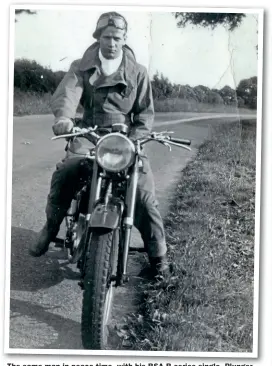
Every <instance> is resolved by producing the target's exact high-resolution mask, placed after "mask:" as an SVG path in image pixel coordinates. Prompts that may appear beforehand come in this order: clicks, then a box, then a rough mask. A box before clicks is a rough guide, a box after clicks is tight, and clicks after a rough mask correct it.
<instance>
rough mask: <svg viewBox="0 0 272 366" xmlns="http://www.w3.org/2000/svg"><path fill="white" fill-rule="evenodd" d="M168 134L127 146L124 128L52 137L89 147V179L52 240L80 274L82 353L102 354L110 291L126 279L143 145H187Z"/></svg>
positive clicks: (183, 140)
mask: <svg viewBox="0 0 272 366" xmlns="http://www.w3.org/2000/svg"><path fill="white" fill-rule="evenodd" d="M171 133H172V132H167V131H163V132H152V133H150V134H149V135H147V136H145V137H141V138H138V139H136V140H135V141H132V140H130V139H129V138H128V127H127V125H125V124H114V125H113V126H112V128H111V131H108V130H106V132H105V129H103V128H102V129H99V128H97V127H94V128H87V129H86V128H85V129H78V128H76V131H75V132H72V133H70V134H68V135H67V134H66V135H61V136H56V137H53V138H52V139H54V140H55V139H59V138H65V139H67V140H68V144H69V142H71V141H72V140H73V139H74V138H76V137H85V138H88V139H89V140H90V139H91V140H92V142H93V148H90V149H89V152H88V154H87V155H86V156H85V159H87V160H88V161H90V163H91V165H92V174H91V175H92V176H91V177H90V179H89V181H88V182H86V184H84V186H83V187H82V188H81V189H80V190H79V192H77V194H76V196H75V197H74V199H73V201H72V203H71V206H70V208H69V210H68V212H67V215H66V217H65V223H66V230H65V232H66V234H65V238H64V239H59V238H57V239H56V243H62V245H63V247H64V248H65V250H66V251H67V255H68V259H69V261H70V262H71V263H77V267H78V269H79V271H80V274H81V281H80V282H79V285H80V286H81V288H82V289H83V302H82V315H81V337H82V344H83V347H84V348H85V349H106V347H107V342H108V336H109V334H108V323H109V320H110V317H111V309H112V303H113V297H114V292H115V289H116V287H118V286H122V285H124V284H125V283H126V282H127V281H128V279H129V277H128V273H127V267H128V254H129V250H130V238H131V230H132V226H133V223H134V210H135V201H136V188H137V182H138V175H139V169H141V165H142V160H141V154H142V149H143V146H144V145H145V144H146V143H148V142H150V141H154V142H158V143H161V144H163V145H165V146H167V147H168V148H169V150H171V145H175V146H178V147H182V148H184V149H188V150H191V149H190V147H188V146H189V145H190V144H191V141H190V140H186V139H179V138H173V137H172V136H170V134H171ZM131 249H132V248H131ZM133 249H134V248H133ZM136 250H137V249H136ZM138 250H139V251H144V249H141V248H138Z"/></svg>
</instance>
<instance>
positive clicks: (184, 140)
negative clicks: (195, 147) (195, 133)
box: [169, 136, 191, 146]
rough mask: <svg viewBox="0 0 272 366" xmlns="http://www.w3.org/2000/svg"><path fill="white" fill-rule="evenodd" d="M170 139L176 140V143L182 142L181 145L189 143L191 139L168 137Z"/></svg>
mask: <svg viewBox="0 0 272 366" xmlns="http://www.w3.org/2000/svg"><path fill="white" fill-rule="evenodd" d="M169 139H170V141H173V142H176V143H177V144H182V145H188V146H190V145H191V140H186V139H179V138H177V137H174V138H173V137H171V136H170V137H169Z"/></svg>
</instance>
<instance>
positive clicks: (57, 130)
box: [52, 117, 74, 136]
mask: <svg viewBox="0 0 272 366" xmlns="http://www.w3.org/2000/svg"><path fill="white" fill-rule="evenodd" d="M73 127H74V123H73V121H72V120H71V119H70V118H67V117H60V118H56V120H55V123H54V125H53V126H52V129H53V132H54V134H55V135H56V136H58V135H66V134H67V133H69V132H71V130H72V129H73Z"/></svg>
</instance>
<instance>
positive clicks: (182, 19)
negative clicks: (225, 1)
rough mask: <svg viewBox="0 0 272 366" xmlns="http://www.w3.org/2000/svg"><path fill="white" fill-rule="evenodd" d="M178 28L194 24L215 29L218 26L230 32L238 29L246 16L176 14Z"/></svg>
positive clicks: (229, 14)
mask: <svg viewBox="0 0 272 366" xmlns="http://www.w3.org/2000/svg"><path fill="white" fill-rule="evenodd" d="M174 16H175V18H176V19H177V26H178V27H181V28H183V27H185V26H186V25H187V24H192V25H196V26H198V25H199V26H202V27H205V28H207V27H210V28H211V29H214V28H215V27H217V26H218V25H223V26H225V27H228V29H229V30H230V31H232V30H234V29H235V28H237V27H238V26H239V25H240V24H241V22H242V20H243V18H244V17H245V14H243V13H174Z"/></svg>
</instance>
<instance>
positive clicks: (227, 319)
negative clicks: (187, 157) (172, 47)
mask: <svg viewBox="0 0 272 366" xmlns="http://www.w3.org/2000/svg"><path fill="white" fill-rule="evenodd" d="M255 129H256V121H252V122H250V121H242V122H240V123H238V122H236V123H232V124H226V125H221V126H217V127H213V130H212V131H211V132H212V133H211V138H210V140H209V141H207V142H205V143H204V144H203V145H202V146H201V147H200V149H199V152H198V154H197V156H196V159H195V160H194V161H193V162H192V163H190V164H189V165H188V166H187V167H186V168H185V169H184V170H183V172H182V177H181V179H180V182H179V183H178V186H177V191H176V195H175V197H174V198H173V202H172V207H171V208H170V212H169V214H168V216H167V219H166V222H165V228H166V235H167V242H168V244H169V253H170V257H171V260H172V261H173V262H174V266H175V273H174V277H173V278H172V279H171V281H170V282H167V283H162V284H157V285H152V284H143V293H144V299H143V305H142V308H141V313H140V314H139V315H137V316H136V315H135V316H133V317H131V318H130V319H129V323H128V327H127V329H125V331H124V333H125V334H126V338H127V339H126V342H127V341H128V340H129V343H130V347H129V348H130V349H136V350H160V351H187V352H250V351H252V337H253V325H252V323H253V286H254V224H255V150H256V146H255V141H256V131H255Z"/></svg>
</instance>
